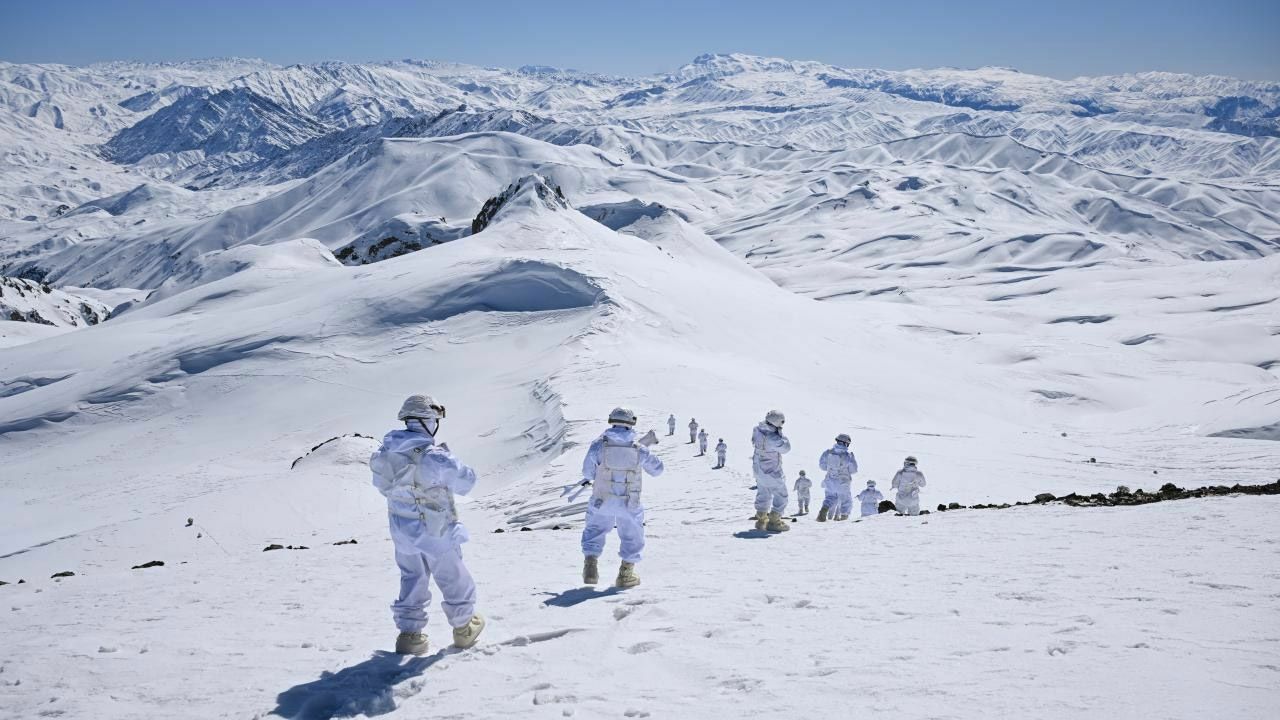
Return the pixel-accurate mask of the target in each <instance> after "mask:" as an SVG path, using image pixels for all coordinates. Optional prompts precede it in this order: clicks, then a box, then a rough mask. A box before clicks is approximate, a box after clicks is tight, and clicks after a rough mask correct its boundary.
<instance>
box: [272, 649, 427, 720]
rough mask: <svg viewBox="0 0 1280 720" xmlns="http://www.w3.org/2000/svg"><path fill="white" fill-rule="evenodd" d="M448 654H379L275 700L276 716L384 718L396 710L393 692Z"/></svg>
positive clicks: (320, 719) (312, 719) (309, 719)
mask: <svg viewBox="0 0 1280 720" xmlns="http://www.w3.org/2000/svg"><path fill="white" fill-rule="evenodd" d="M447 654H448V651H447V650H441V651H439V652H437V653H435V654H434V655H427V656H423V657H410V658H409V659H408V661H407V662H406V661H405V658H406V656H404V655H397V654H395V653H390V652H384V651H379V652H375V653H374V654H373V657H371V658H369V659H368V660H365V661H364V662H361V663H358V664H356V665H352V666H351V667H348V668H343V669H342V670H339V671H338V672H336V673H332V672H328V671H325V672H322V673H321V674H320V678H319V679H318V680H312V681H311V682H308V683H303V684H301V685H295V686H294V687H291V688H289V689H288V690H285V691H284V692H282V693H280V694H279V695H278V696H276V709H275V710H272V711H271V714H273V715H280V716H282V717H286V718H289V719H290V720H329V718H343V717H356V716H359V715H366V716H373V715H385V714H387V713H389V712H391V711H393V710H395V709H396V700H395V692H394V688H395V686H396V685H398V684H400V683H402V682H404V681H405V680H408V679H410V678H414V677H418V676H419V675H422V673H424V672H426V670H427V668H429V667H431V666H432V665H434V664H436V663H437V662H439V661H440V660H441V659H442V658H444V657H445V656H446V655H447Z"/></svg>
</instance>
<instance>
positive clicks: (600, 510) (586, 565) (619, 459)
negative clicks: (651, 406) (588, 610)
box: [582, 408, 663, 588]
mask: <svg viewBox="0 0 1280 720" xmlns="http://www.w3.org/2000/svg"><path fill="white" fill-rule="evenodd" d="M635 425H636V415H635V413H633V412H631V411H630V410H628V409H626V408H615V409H614V411H613V412H611V413H609V429H608V430H605V431H604V434H602V435H601V436H600V437H598V438H596V440H595V441H594V442H592V443H591V446H590V447H589V448H588V449H587V456H586V458H585V459H584V460H583V461H582V478H583V479H582V484H583V485H591V486H592V492H591V501H590V502H588V503H587V522H586V525H585V526H584V527H583V528H582V554H583V555H584V560H583V564H582V582H584V583H586V584H588V585H594V584H596V583H598V582H600V567H599V558H600V553H602V552H604V543H605V539H606V538H607V537H608V536H609V531H610V530H613V529H614V528H617V529H618V540H619V541H620V542H621V543H622V547H621V549H620V550H619V553H618V554H619V555H620V556H621V557H622V565H621V566H620V567H619V568H618V579H617V581H616V583H615V584H616V585H617V586H618V587H622V588H629V587H635V586H636V585H639V584H640V576H639V575H638V574H636V570H635V564H636V563H638V562H640V551H641V550H643V549H644V506H643V505H641V504H640V485H641V479H642V477H643V475H642V473H648V474H650V475H653V476H658V475H661V474H662V469H663V468H662V461H661V460H659V459H658V456H657V455H654V454H652V453H650V452H649V448H647V447H645V446H644V445H641V444H640V443H638V442H636V431H635Z"/></svg>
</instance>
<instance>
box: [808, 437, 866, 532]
mask: <svg viewBox="0 0 1280 720" xmlns="http://www.w3.org/2000/svg"><path fill="white" fill-rule="evenodd" d="M818 467H820V468H822V469H823V470H826V471H827V477H826V478H824V479H823V481H822V489H823V491H824V492H825V495H824V497H823V498H822V506H823V507H825V508H826V509H827V510H828V511H830V512H833V513H835V514H836V515H848V514H849V513H850V512H852V511H853V476H854V474H855V473H857V472H858V459H857V458H855V457H854V455H853V453H851V452H849V449H848V448H846V447H843V446H841V445H839V444H836V446H835V447H832V448H831V449H830V450H824V451H823V453H822V457H820V458H818Z"/></svg>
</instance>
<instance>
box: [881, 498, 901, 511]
mask: <svg viewBox="0 0 1280 720" xmlns="http://www.w3.org/2000/svg"><path fill="white" fill-rule="evenodd" d="M876 512H882V513H886V512H898V506H897V505H894V504H893V503H892V502H891V501H889V500H881V501H880V504H879V505H877V506H876Z"/></svg>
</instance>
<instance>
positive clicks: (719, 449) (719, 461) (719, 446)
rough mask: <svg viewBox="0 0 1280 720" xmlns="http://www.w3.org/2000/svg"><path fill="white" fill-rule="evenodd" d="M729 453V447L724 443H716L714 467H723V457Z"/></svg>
mask: <svg viewBox="0 0 1280 720" xmlns="http://www.w3.org/2000/svg"><path fill="white" fill-rule="evenodd" d="M728 453H729V446H728V445H725V444H724V442H718V443H716V467H718V468H722V467H724V456H725V455H727V454H728Z"/></svg>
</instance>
